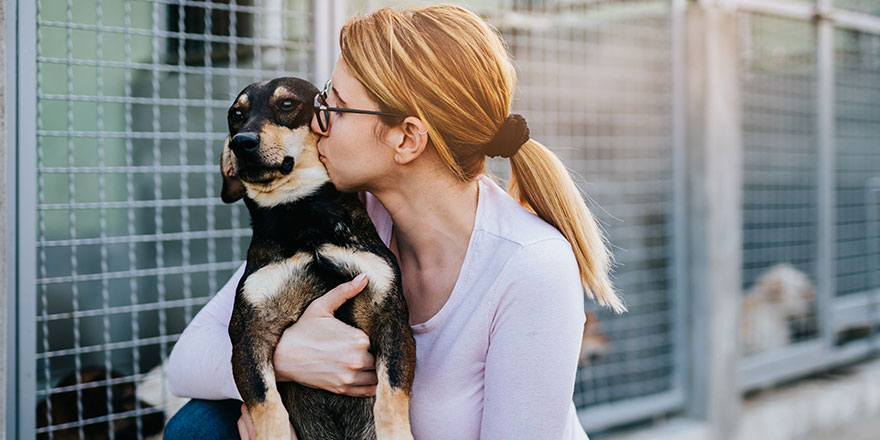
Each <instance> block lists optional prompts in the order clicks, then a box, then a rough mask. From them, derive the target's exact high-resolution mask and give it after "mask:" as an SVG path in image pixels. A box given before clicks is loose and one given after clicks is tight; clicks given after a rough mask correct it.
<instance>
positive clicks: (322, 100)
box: [315, 80, 403, 132]
mask: <svg viewBox="0 0 880 440" xmlns="http://www.w3.org/2000/svg"><path fill="white" fill-rule="evenodd" d="M330 81H331V80H327V84H325V85H324V90H321V93H318V94H317V95H315V114H316V115H317V116H318V127H319V128H320V129H321V131H323V132H326V131H327V130H329V129H330V112H340V113H361V114H367V115H380V116H397V117H403V115H399V114H397V113H387V112H377V111H374V110H358V109H354V108H341V107H329V106H327V93H328V92H329V91H330V88H331V84H330Z"/></svg>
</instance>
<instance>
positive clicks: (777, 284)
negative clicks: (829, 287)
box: [747, 263, 816, 318]
mask: <svg viewBox="0 0 880 440" xmlns="http://www.w3.org/2000/svg"><path fill="white" fill-rule="evenodd" d="M747 295H752V296H759V297H763V298H764V299H765V300H766V301H767V302H768V303H769V304H771V305H773V306H774V307H777V308H778V309H779V311H780V312H781V313H782V314H783V315H784V316H786V317H789V318H794V317H803V316H807V315H809V314H810V313H811V311H812V307H813V303H814V299H815V298H816V287H815V286H814V285H813V283H812V281H810V277H809V276H808V275H807V274H805V273H803V272H801V271H800V270H798V269H796V268H795V267H794V266H792V265H790V264H787V263H780V264H776V265H774V266H773V267H771V268H769V269H767V271H766V272H764V273H763V274H761V276H759V277H758V279H757V280H756V281H755V284H754V286H752V288H751V289H750V292H749V293H747Z"/></svg>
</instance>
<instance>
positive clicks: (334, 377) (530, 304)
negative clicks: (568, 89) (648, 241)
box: [166, 5, 624, 440]
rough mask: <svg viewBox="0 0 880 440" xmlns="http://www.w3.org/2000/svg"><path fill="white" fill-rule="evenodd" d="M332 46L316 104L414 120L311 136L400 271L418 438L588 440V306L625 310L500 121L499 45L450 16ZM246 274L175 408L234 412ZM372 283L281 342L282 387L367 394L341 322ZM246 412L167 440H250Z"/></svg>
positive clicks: (564, 198)
mask: <svg viewBox="0 0 880 440" xmlns="http://www.w3.org/2000/svg"><path fill="white" fill-rule="evenodd" d="M340 46H341V50H342V56H341V57H340V59H339V60H338V62H337V64H336V68H335V69H334V72H333V77H332V82H331V83H330V84H332V86H331V87H330V88H329V90H327V91H326V94H322V95H321V96H319V99H318V101H319V104H321V105H323V106H324V107H333V108H348V109H360V110H373V111H375V112H383V113H392V114H398V115H407V116H389V115H374V114H362V113H361V114H357V113H348V112H340V111H333V110H324V111H319V112H318V113H317V114H316V116H315V118H314V119H313V121H312V129H313V130H314V131H315V132H316V133H318V134H319V135H320V136H321V138H320V140H319V142H318V151H319V153H320V154H321V160H322V162H323V163H324V164H325V166H326V168H327V171H328V173H329V175H330V178H331V180H332V181H333V183H334V185H336V187H337V188H338V189H340V190H343V191H359V192H362V193H363V198H364V201H365V204H366V206H367V210H368V212H369V213H370V216H371V218H372V219H373V222H374V223H375V224H376V228H377V230H378V231H379V234H380V236H381V237H382V238H383V240H385V242H386V244H387V245H388V246H389V247H390V249H391V250H392V251H393V252H394V254H395V255H396V256H397V258H398V261H399V263H400V267H401V274H402V282H403V290H404V294H405V296H406V300H407V304H408V307H409V315H410V324H411V325H412V328H413V332H414V335H415V338H416V349H417V366H416V375H415V383H414V386H413V396H412V401H411V416H410V417H411V422H412V428H413V434H414V435H415V437H416V438H417V439H431V440H435V439H447V438H448V439H457V440H460V439H476V438H484V439H487V438H488V439H494V438H497V439H517V438H522V439H539V438H540V439H545V438H546V439H584V438H586V434H585V433H584V431H583V429H582V428H581V427H580V424H579V422H578V419H577V416H576V413H575V407H574V404H573V402H572V392H573V388H574V380H575V374H576V368H577V357H578V351H579V347H580V341H581V335H582V331H583V325H584V313H583V290H584V289H585V288H586V290H587V292H588V294H589V295H590V296H591V297H593V298H595V299H597V300H598V301H599V303H601V304H603V305H606V306H609V307H611V308H612V309H614V310H615V311H623V310H624V306H623V304H622V302H621V300H620V299H619V298H618V297H617V295H616V293H615V292H614V290H613V288H612V286H611V283H610V282H609V279H608V273H607V272H608V267H609V254H608V252H607V250H606V248H605V245H604V242H603V239H602V236H601V234H600V231H599V229H598V227H597V226H596V223H595V221H594V219H593V217H592V215H591V214H590V212H589V211H588V210H587V207H586V206H585V204H584V202H583V199H582V198H581V196H580V193H579V192H578V190H577V188H576V186H575V185H574V183H573V182H572V180H571V178H570V176H569V175H568V173H567V171H566V169H565V168H564V166H563V165H562V163H561V162H560V161H559V159H558V158H557V157H556V156H555V155H554V154H553V153H551V152H550V151H549V150H547V149H546V148H545V147H543V146H542V145H540V144H539V143H537V142H535V141H533V140H530V139H529V138H528V127H527V125H526V122H525V120H524V119H523V118H522V117H520V116H519V115H510V113H509V109H510V105H511V100H512V95H513V91H514V89H515V85H516V76H515V71H514V68H513V66H512V64H511V62H510V59H509V56H508V54H507V51H506V48H505V46H504V43H503V41H502V40H501V38H500V37H499V35H498V33H497V32H496V31H495V30H494V29H493V28H491V27H490V26H489V25H488V24H487V23H485V22H484V21H483V20H482V19H480V18H479V17H478V16H476V15H475V14H473V13H472V12H469V11H467V10H465V9H462V8H459V7H456V6H449V5H441V6H430V7H424V8H417V9H409V10H405V11H402V12H398V11H394V10H390V9H383V10H380V11H377V12H374V13H371V14H368V15H365V16H363V17H356V18H353V19H351V20H350V21H349V22H348V23H347V24H346V25H345V27H343V29H342V32H341V34H340ZM328 85H329V84H328ZM487 156H490V157H494V156H502V157H508V158H510V165H511V182H510V187H509V189H508V190H509V193H510V195H508V193H506V192H504V191H503V190H502V189H501V188H499V187H498V186H497V185H495V184H494V183H493V182H492V181H491V180H490V179H489V178H487V177H485V176H484V175H483V173H484V172H485V165H486V157H487ZM511 195H512V196H513V197H511ZM535 214H537V215H535ZM241 273H242V269H239V271H238V272H236V274H235V275H233V277H232V278H231V279H230V281H229V282H228V283H227V285H226V286H224V287H223V289H222V290H221V291H220V292H219V293H218V294H217V296H216V297H215V298H214V299H212V300H211V302H210V303H208V304H207V305H206V306H205V308H204V309H203V310H202V311H201V312H200V313H199V314H198V316H196V318H195V319H194V320H193V322H192V323H191V324H190V325H189V327H188V328H187V329H186V331H185V332H184V333H183V335H181V338H180V340H179V341H178V342H177V344H176V346H175V348H174V351H173V352H172V354H171V359H170V369H169V380H170V384H171V388H172V391H173V392H174V393H175V394H178V395H184V396H189V397H195V398H201V399H238V398H239V395H238V392H237V390H236V388H235V384H234V382H233V380H232V373H231V367H230V365H229V358H230V356H229V353H230V350H231V347H230V346H229V345H230V342H229V339H228V336H227V334H226V325H227V323H228V321H229V315H230V312H231V309H232V302H233V298H234V294H235V286H236V284H237V282H238V279H239V278H240V276H241ZM364 285H365V282H364V280H363V279H361V280H358V281H352V282H349V283H346V284H343V285H341V286H339V287H337V288H336V289H333V290H332V291H330V292H328V294H326V295H325V296H324V297H322V298H321V299H319V300H317V301H315V302H313V303H312V304H311V305H310V306H309V308H308V309H307V310H306V312H305V313H304V314H303V315H302V317H301V319H300V320H299V321H298V322H297V323H296V324H294V325H293V326H291V327H290V328H288V329H287V330H286V331H285V333H284V335H283V336H282V338H281V341H280V343H279V346H278V348H277V350H276V354H275V359H274V362H275V370H276V374H277V377H278V380H293V381H297V382H299V383H302V384H305V385H308V386H313V387H318V388H323V389H326V390H329V391H332V392H336V393H344V394H348V395H353V396H369V395H374V394H375V386H376V382H377V381H376V374H375V371H373V358H372V356H371V355H370V354H369V352H368V350H367V349H368V345H369V344H368V341H367V338H366V335H364V334H363V333H362V332H360V331H359V330H357V329H354V328H352V327H349V326H347V325H345V324H343V323H341V322H339V321H337V320H336V319H335V318H333V312H334V310H335V309H336V308H337V307H339V306H340V305H341V304H342V303H343V302H345V300H347V299H348V298H351V297H353V296H354V295H356V294H357V293H358V292H359V291H360V289H362V288H363V287H364ZM239 405H240V402H237V401H227V402H226V403H217V402H213V403H212V402H208V401H205V400H194V401H192V402H191V403H190V404H189V405H188V406H187V407H185V408H184V410H182V411H181V413H179V415H178V416H176V417H175V419H174V420H172V422H170V423H169V428H168V431H166V438H173V437H174V436H175V435H178V433H179V432H181V433H182V432H184V430H186V429H188V428H187V427H188V426H190V425H192V424H189V423H186V420H187V418H191V417H205V416H206V414H208V417H209V418H211V417H213V419H211V420H214V421H216V423H217V427H216V428H210V429H202V432H203V433H204V432H205V431H207V430H212V429H214V430H222V429H226V430H227V432H236V431H238V432H239V433H240V434H241V435H242V436H243V437H246V436H248V435H249V433H250V434H252V432H249V430H250V429H251V428H250V427H249V424H248V423H247V419H248V417H247V414H246V411H245V414H243V415H242V417H241V420H240V421H239V423H238V424H237V425H236V419H238V416H239V413H238V411H239ZM211 414H213V416H211ZM200 423H201V424H202V426H204V425H205V424H206V422H204V421H202V422H200ZM207 423H208V424H213V423H215V422H207ZM221 425H222V426H221ZM212 426H213V425H212ZM218 432H219V431H218ZM169 434H171V436H169ZM179 435H186V436H188V437H189V438H192V437H193V434H191V433H190V432H187V433H186V434H179ZM220 436H221V437H222V435H220ZM202 438H211V437H202Z"/></svg>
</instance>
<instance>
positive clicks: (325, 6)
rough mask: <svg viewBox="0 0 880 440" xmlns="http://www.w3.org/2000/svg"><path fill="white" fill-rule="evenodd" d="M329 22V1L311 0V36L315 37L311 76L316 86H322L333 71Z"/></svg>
mask: <svg viewBox="0 0 880 440" xmlns="http://www.w3.org/2000/svg"><path fill="white" fill-rule="evenodd" d="M330 22H331V21H330V2H328V1H327V0H312V21H311V23H312V37H313V38H314V39H315V48H314V51H313V52H312V57H313V58H314V63H313V65H314V69H315V70H314V72H315V73H314V74H315V77H314V78H312V82H313V83H315V84H318V87H321V86H323V85H324V82H325V81H327V79H329V78H330V74H331V73H332V72H333V64H332V63H333V61H331V50H332V47H333V46H332V43H333V40H332V38H331V36H330Z"/></svg>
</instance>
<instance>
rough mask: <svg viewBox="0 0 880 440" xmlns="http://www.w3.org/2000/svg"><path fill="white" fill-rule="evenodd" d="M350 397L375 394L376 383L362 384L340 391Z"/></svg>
mask: <svg viewBox="0 0 880 440" xmlns="http://www.w3.org/2000/svg"><path fill="white" fill-rule="evenodd" d="M340 394H345V395H346V396H351V397H371V396H375V395H376V385H364V386H359V387H350V388H348V389H347V390H345V392H343V393H340Z"/></svg>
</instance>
